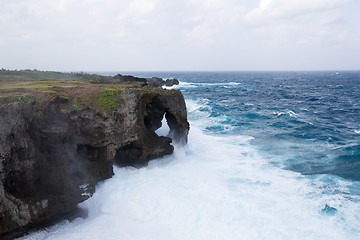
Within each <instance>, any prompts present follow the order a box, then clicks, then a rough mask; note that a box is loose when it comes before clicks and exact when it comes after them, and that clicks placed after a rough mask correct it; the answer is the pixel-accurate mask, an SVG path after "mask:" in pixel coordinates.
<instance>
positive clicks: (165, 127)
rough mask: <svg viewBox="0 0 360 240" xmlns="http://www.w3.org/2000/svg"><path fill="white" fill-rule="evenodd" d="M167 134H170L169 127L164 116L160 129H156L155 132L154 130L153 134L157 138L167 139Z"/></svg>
mask: <svg viewBox="0 0 360 240" xmlns="http://www.w3.org/2000/svg"><path fill="white" fill-rule="evenodd" d="M169 132H170V127H169V125H168V123H167V121H166V118H165V114H164V116H163V119H162V120H161V127H160V128H158V129H157V130H155V133H156V134H157V135H158V136H163V137H167V136H168V135H169Z"/></svg>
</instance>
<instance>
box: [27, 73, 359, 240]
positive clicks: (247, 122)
mask: <svg viewBox="0 0 360 240" xmlns="http://www.w3.org/2000/svg"><path fill="white" fill-rule="evenodd" d="M131 74H133V75H136V76H140V77H152V76H159V77H163V78H169V77H176V78H178V79H179V80H180V85H179V86H176V87H175V88H177V89H180V90H182V92H183V94H184V96H185V99H186V103H187V108H188V117H189V121H190V124H191V130H190V135H189V143H188V145H187V146H186V147H184V148H178V147H176V150H175V153H174V154H173V155H171V156H167V157H164V158H161V159H157V160H154V161H151V162H150V164H149V166H148V167H146V168H142V169H134V168H121V169H119V168H115V176H114V177H113V178H112V179H109V180H107V181H105V182H103V183H100V184H99V185H98V186H97V191H96V193H95V195H94V196H93V197H92V198H91V199H89V200H88V201H86V202H84V203H82V204H81V205H80V206H81V207H82V208H85V209H87V210H88V211H89V217H88V218H87V219H80V218H79V219H76V220H75V221H73V222H67V221H64V222H62V223H60V224H58V225H56V226H53V227H52V228H49V229H45V230H43V231H39V232H37V233H33V234H31V235H29V236H26V237H25V238H24V239H327V240H328V239H360V183H359V180H360V72H339V73H336V72H255V73H254V72H193V73H190V72H185V73H184V72H163V73H161V72H157V73H145V72H144V73H131ZM159 132H165V133H166V123H165V122H164V126H163V128H162V129H160V130H159Z"/></svg>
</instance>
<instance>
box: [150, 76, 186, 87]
mask: <svg viewBox="0 0 360 240" xmlns="http://www.w3.org/2000/svg"><path fill="white" fill-rule="evenodd" d="M178 84H179V80H177V79H176V78H172V79H166V80H163V79H162V78H158V77H152V78H148V79H147V85H149V86H153V87H162V86H167V87H171V86H174V85H178Z"/></svg>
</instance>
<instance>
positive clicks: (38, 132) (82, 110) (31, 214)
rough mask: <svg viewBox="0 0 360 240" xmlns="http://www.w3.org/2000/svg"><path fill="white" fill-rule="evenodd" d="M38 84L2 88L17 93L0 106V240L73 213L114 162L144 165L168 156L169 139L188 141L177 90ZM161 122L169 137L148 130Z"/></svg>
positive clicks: (127, 85)
mask: <svg viewBox="0 0 360 240" xmlns="http://www.w3.org/2000/svg"><path fill="white" fill-rule="evenodd" d="M45 82H47V83H46V84H45V85H46V88H43V86H40V85H41V84H42V85H44V82H40V84H39V82H31V83H29V84H28V85H24V83H23V82H22V83H20V85H19V86H21V87H19V88H17V87H14V86H11V87H8V88H6V87H4V86H6V84H8V85H9V84H13V85H14V82H11V83H5V84H4V83H2V89H7V92H8V93H9V92H10V94H11V96H14V94H15V93H17V94H18V93H19V89H21V91H20V92H21V95H20V96H16V99H19V101H13V102H9V103H2V104H1V105H0V116H1V117H0V237H1V236H2V235H3V234H6V233H9V232H11V231H14V230H18V229H21V228H24V227H29V226H30V227H31V226H36V225H37V224H39V223H42V222H46V221H49V220H51V219H53V218H55V217H57V216H59V215H60V214H64V213H69V212H71V211H73V210H74V209H76V206H77V204H78V203H80V202H82V201H84V200H86V199H88V198H89V197H90V196H91V195H92V194H93V193H94V191H95V184H96V183H97V182H98V181H101V180H104V179H107V178H111V177H112V175H113V164H117V165H119V166H135V167H140V166H144V165H146V164H147V162H148V161H149V160H151V159H154V158H157V157H161V156H164V155H167V154H171V153H172V152H173V146H172V145H171V144H170V143H171V142H172V141H174V142H177V143H179V144H185V143H186V141H187V134H188V130H189V123H188V122H187V112H186V106H185V102H184V98H183V95H182V94H181V92H180V91H178V90H165V89H162V88H155V87H150V86H144V84H143V83H141V84H140V85H141V86H140V85H137V84H136V83H121V84H120V83H116V82H109V83H108V84H106V83H104V82H103V81H102V82H101V83H99V82H93V83H89V82H83V81H80V82H76V81H68V82H60V81H50V82H49V81H45ZM24 86H25V87H24ZM29 86H32V87H29ZM9 89H10V90H9ZM44 89H46V90H44ZM11 91H13V92H11ZM0 93H1V92H0ZM15 95H16V94H15ZM7 97H8V98H9V97H10V95H8V96H7ZM163 117H165V118H166V120H167V123H168V125H169V128H170V133H169V136H168V137H161V136H158V135H157V134H156V133H155V130H156V129H158V128H159V127H161V120H162V119H163Z"/></svg>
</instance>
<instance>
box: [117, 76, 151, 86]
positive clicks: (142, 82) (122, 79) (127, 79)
mask: <svg viewBox="0 0 360 240" xmlns="http://www.w3.org/2000/svg"><path fill="white" fill-rule="evenodd" d="M113 79H115V80H117V81H118V82H122V83H123V82H131V83H134V82H136V83H140V85H141V86H145V85H146V84H147V79H146V78H139V77H134V76H130V75H121V74H116V75H115V76H114V77H113Z"/></svg>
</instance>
